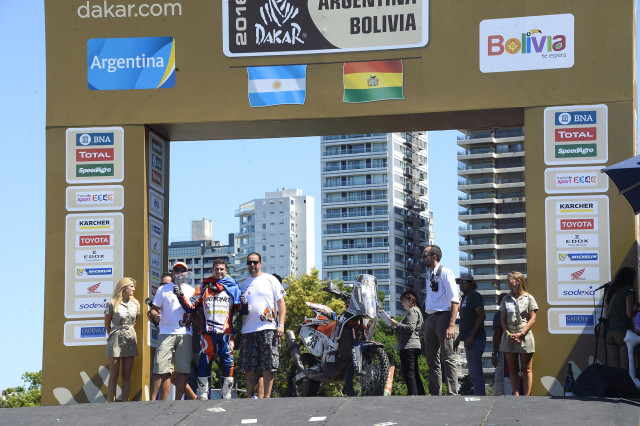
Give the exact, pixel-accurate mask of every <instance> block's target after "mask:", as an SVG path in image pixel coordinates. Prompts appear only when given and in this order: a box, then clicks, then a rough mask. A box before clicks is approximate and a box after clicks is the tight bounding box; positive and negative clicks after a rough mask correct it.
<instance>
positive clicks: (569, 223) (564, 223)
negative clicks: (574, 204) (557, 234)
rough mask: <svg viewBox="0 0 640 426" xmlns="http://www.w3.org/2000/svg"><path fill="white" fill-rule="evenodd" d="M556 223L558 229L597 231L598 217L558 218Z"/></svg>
mask: <svg viewBox="0 0 640 426" xmlns="http://www.w3.org/2000/svg"><path fill="white" fill-rule="evenodd" d="M557 225H558V227H557V228H556V229H557V230H558V231H574V232H575V231H597V230H598V219H596V218H586V219H558V220H557Z"/></svg>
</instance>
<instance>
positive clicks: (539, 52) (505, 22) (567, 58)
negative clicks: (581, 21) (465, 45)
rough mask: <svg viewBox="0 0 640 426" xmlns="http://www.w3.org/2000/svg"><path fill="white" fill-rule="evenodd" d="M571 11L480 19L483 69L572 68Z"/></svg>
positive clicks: (485, 70) (500, 70)
mask: <svg viewBox="0 0 640 426" xmlns="http://www.w3.org/2000/svg"><path fill="white" fill-rule="evenodd" d="M573 27H574V19H573V15H571V14H568V13H567V14H562V15H546V16H527V17H521V18H507V19H487V20H484V21H482V22H480V71H482V72H484V73H490V72H505V71H525V70H542V69H554V68H571V67H572V66H573V60H574V59H573V58H574V55H573V52H574V44H575V42H574V31H573Z"/></svg>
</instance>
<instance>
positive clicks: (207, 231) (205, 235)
mask: <svg viewBox="0 0 640 426" xmlns="http://www.w3.org/2000/svg"><path fill="white" fill-rule="evenodd" d="M212 239H213V224H212V223H211V221H210V220H209V219H207V218H204V217H203V218H202V220H193V221H191V241H199V240H212Z"/></svg>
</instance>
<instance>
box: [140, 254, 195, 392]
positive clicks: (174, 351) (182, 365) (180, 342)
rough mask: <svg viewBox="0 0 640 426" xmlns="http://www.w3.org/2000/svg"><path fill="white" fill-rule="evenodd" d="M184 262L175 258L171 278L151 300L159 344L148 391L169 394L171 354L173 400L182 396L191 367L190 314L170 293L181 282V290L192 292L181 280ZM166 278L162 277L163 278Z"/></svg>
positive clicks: (184, 273)
mask: <svg viewBox="0 0 640 426" xmlns="http://www.w3.org/2000/svg"><path fill="white" fill-rule="evenodd" d="M188 270H189V268H187V265H186V263H184V262H176V263H175V264H174V265H173V268H172V269H171V281H173V283H172V282H171V281H169V282H168V283H165V284H164V285H163V286H162V287H160V288H159V289H158V290H157V291H156V295H155V298H154V299H153V302H152V304H151V309H150V317H151V318H150V319H153V320H155V321H158V322H159V326H160V332H159V335H158V347H157V348H156V356H155V360H154V363H153V376H152V377H151V394H152V398H154V399H155V396H156V394H157V392H158V388H160V397H161V398H162V399H163V400H166V399H167V398H168V397H169V389H170V386H169V383H170V377H171V359H172V357H175V358H174V363H173V364H174V366H173V369H174V374H173V378H174V384H175V386H176V400H178V399H182V395H183V394H184V390H185V387H186V384H187V374H189V372H190V370H191V339H192V336H191V334H192V331H191V321H190V317H189V314H188V313H186V312H185V311H184V309H182V306H180V302H178V298H177V297H176V296H175V295H174V294H173V286H174V284H178V283H179V285H180V288H181V290H182V292H183V293H184V294H185V295H188V297H191V296H192V295H193V293H194V291H195V290H194V289H193V287H191V286H190V285H188V284H184V281H185V277H186V276H187V275H188ZM163 282H165V280H163Z"/></svg>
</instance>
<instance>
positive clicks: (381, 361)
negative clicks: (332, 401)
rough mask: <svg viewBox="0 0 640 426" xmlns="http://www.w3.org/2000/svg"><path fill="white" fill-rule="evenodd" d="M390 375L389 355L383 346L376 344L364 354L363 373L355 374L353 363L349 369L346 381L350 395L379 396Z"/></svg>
mask: <svg viewBox="0 0 640 426" xmlns="http://www.w3.org/2000/svg"><path fill="white" fill-rule="evenodd" d="M388 375H389V357H388V356H387V353H386V352H385V351H384V349H383V348H381V347H380V346H375V347H371V348H369V349H367V351H366V352H365V353H364V354H363V355H362V374H359V375H354V370H353V365H351V366H349V368H348V369H347V375H346V379H345V383H344V387H345V392H346V393H347V395H349V396H379V395H383V394H384V386H385V385H386V383H387V376H388Z"/></svg>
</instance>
